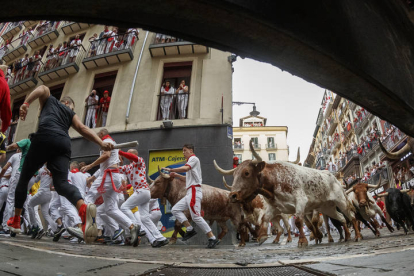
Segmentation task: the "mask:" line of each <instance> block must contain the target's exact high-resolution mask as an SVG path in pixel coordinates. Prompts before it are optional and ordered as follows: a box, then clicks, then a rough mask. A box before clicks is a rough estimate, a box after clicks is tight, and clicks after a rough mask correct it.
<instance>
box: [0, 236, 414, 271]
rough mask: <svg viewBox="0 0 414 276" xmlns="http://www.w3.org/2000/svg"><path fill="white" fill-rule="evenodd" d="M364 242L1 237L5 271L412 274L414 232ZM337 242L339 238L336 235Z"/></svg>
mask: <svg viewBox="0 0 414 276" xmlns="http://www.w3.org/2000/svg"><path fill="white" fill-rule="evenodd" d="M362 233H363V235H364V240H363V241H362V242H353V241H351V242H341V243H338V242H335V243H331V244H329V243H328V242H327V238H324V240H323V242H322V244H320V245H315V244H314V242H310V243H309V246H308V247H307V248H304V249H302V248H298V247H297V238H294V240H293V243H286V238H284V239H283V240H282V242H281V243H280V244H272V243H271V242H272V240H273V238H274V237H271V238H269V239H268V240H267V241H266V243H264V244H263V245H261V246H258V244H257V243H253V242H252V243H248V244H247V246H246V247H245V248H238V247H237V246H232V245H221V246H220V245H219V246H218V248H216V249H206V248H204V246H196V245H191V246H185V245H170V246H166V247H163V248H156V249H155V248H152V247H151V246H149V245H140V246H139V247H137V248H132V247H129V246H109V245H101V244H93V245H86V244H72V243H70V242H68V241H66V240H63V239H61V241H59V242H58V243H53V242H52V240H51V239H50V238H43V239H41V240H32V239H30V238H29V237H27V236H24V235H18V236H17V237H15V238H11V237H9V236H0V275H115V274H116V275H141V274H143V273H145V272H148V271H151V270H154V269H157V268H161V267H163V266H164V265H167V266H169V265H174V266H189V267H195V266H197V267H240V266H249V267H250V266H252V267H254V266H277V265H282V264H301V265H306V266H307V267H310V268H314V269H317V270H321V271H326V272H330V273H334V274H338V275H364V276H365V275H374V274H375V275H377V274H378V273H379V272H382V273H384V272H385V273H386V274H385V275H387V274H393V275H409V274H411V273H412V271H413V269H414V258H413V257H411V256H413V253H414V234H410V235H408V236H406V235H404V234H403V231H397V232H395V233H392V234H391V233H389V232H388V230H386V229H382V231H381V234H382V237H380V238H376V237H374V235H373V234H372V233H371V232H370V231H367V230H363V232H362ZM334 239H335V240H337V239H338V236H334Z"/></svg>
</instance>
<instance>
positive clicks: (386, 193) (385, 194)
mask: <svg viewBox="0 0 414 276" xmlns="http://www.w3.org/2000/svg"><path fill="white" fill-rule="evenodd" d="M387 195H388V192H385V193H383V194H379V195H376V196H387Z"/></svg>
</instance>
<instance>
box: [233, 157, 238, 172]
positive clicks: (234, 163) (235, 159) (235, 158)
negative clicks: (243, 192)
mask: <svg viewBox="0 0 414 276" xmlns="http://www.w3.org/2000/svg"><path fill="white" fill-rule="evenodd" d="M238 165H239V158H238V157H237V156H234V157H233V169H234V168H237V166H238Z"/></svg>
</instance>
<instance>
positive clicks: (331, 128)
mask: <svg viewBox="0 0 414 276" xmlns="http://www.w3.org/2000/svg"><path fill="white" fill-rule="evenodd" d="M337 126H338V121H337V120H336V118H335V116H332V117H331V118H329V128H328V135H332V134H333V133H334V132H335V129H336V127H337Z"/></svg>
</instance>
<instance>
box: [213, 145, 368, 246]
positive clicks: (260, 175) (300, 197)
mask: <svg viewBox="0 0 414 276" xmlns="http://www.w3.org/2000/svg"><path fill="white" fill-rule="evenodd" d="M250 150H251V151H252V154H253V156H254V157H255V160H246V161H244V162H243V163H241V164H240V165H239V166H238V167H236V168H234V169H232V170H223V169H221V168H220V167H218V166H216V169H217V170H218V171H219V172H221V173H222V174H225V175H233V177H234V179H233V185H232V187H231V193H230V194H229V198H230V201H231V202H244V201H247V202H249V201H251V200H253V199H254V198H255V197H256V195H257V194H262V195H264V197H265V198H266V201H267V202H268V203H269V204H270V205H271V206H272V207H273V208H275V209H276V210H278V211H280V212H281V213H284V214H295V215H296V222H295V224H296V226H297V228H298V229H299V232H300V235H299V242H298V246H307V245H308V240H307V239H306V237H305V234H304V232H303V220H304V216H305V215H306V214H311V213H313V212H314V210H317V211H318V212H320V213H322V214H324V217H325V220H327V216H329V217H331V218H334V219H337V220H339V221H340V222H341V223H342V226H343V228H344V230H345V240H349V239H350V238H351V233H350V231H349V229H348V226H347V223H346V219H345V217H344V215H345V216H346V217H347V218H348V219H349V220H350V221H352V223H353V225H354V229H355V240H356V241H358V240H360V239H361V235H360V232H359V230H358V225H357V221H356V219H355V214H354V213H353V211H354V208H353V206H352V204H351V203H350V202H349V201H348V199H347V198H346V195H345V192H344V190H343V189H342V185H341V183H340V182H339V181H338V180H337V179H336V178H335V176H334V175H333V174H331V173H330V172H329V171H320V170H315V169H310V168H306V167H302V166H298V165H295V164H291V163H289V162H281V161H277V162H275V163H274V164H267V163H266V162H264V161H262V158H261V157H260V156H259V155H258V154H257V152H256V151H255V150H254V148H253V144H252V142H250ZM336 207H338V209H339V210H340V211H341V213H340V212H338V211H337V210H336ZM315 223H316V225H315V228H316V227H317V223H318V221H315Z"/></svg>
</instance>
